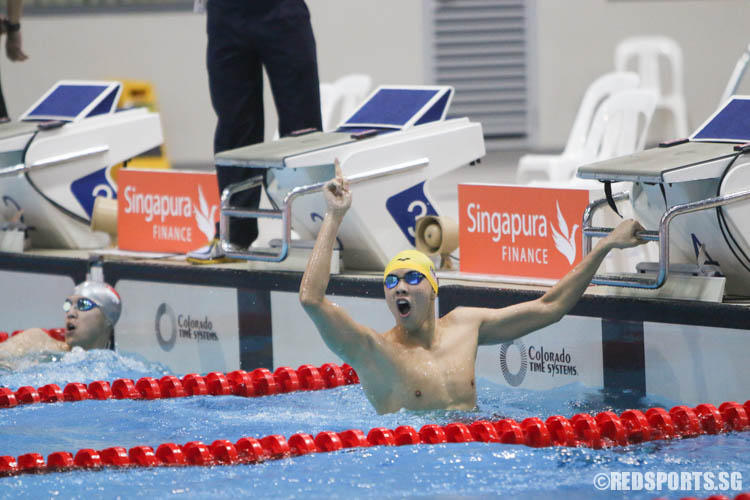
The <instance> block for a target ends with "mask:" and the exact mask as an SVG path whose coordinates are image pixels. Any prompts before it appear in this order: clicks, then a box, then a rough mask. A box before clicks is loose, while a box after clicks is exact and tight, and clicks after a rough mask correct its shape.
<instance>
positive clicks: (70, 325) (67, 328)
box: [65, 323, 76, 333]
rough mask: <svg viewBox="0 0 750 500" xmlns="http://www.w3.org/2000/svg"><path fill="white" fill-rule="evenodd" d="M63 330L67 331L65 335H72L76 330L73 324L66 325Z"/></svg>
mask: <svg viewBox="0 0 750 500" xmlns="http://www.w3.org/2000/svg"><path fill="white" fill-rule="evenodd" d="M65 329H66V330H67V333H72V332H73V330H75V329H76V325H74V324H73V323H68V324H66V325H65Z"/></svg>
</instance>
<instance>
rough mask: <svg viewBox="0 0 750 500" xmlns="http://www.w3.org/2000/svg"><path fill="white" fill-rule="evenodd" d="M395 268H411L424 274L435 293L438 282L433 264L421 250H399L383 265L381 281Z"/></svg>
mask: <svg viewBox="0 0 750 500" xmlns="http://www.w3.org/2000/svg"><path fill="white" fill-rule="evenodd" d="M395 269H411V270H414V271H419V272H420V273H422V274H424V276H425V278H427V281H429V282H430V285H432V289H433V290H435V294H436V295H437V293H438V282H437V275H436V274H435V266H434V265H432V261H431V260H430V258H429V257H427V256H426V255H425V254H423V253H422V252H420V251H418V250H404V251H403V252H399V253H398V254H397V255H396V256H395V257H394V258H393V259H391V261H390V262H389V263H388V265H387V266H385V271H384V272H383V281H385V278H386V276H388V275H389V274H390V273H391V271H393V270H395Z"/></svg>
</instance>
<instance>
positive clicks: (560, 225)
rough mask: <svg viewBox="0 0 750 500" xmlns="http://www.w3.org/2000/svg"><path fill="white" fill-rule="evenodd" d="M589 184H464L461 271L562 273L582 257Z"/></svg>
mask: <svg viewBox="0 0 750 500" xmlns="http://www.w3.org/2000/svg"><path fill="white" fill-rule="evenodd" d="M588 202H589V192H588V191H587V190H584V189H551V188H534V187H521V186H501V185H482V184H460V185H459V186H458V207H459V247H460V249H461V260H460V267H461V272H467V273H481V274H498V275H503V276H514V277H524V278H542V279H558V278H561V277H563V276H564V275H565V273H567V272H568V271H569V270H570V269H572V268H573V267H574V266H575V265H576V264H578V263H579V262H580V261H581V242H582V241H583V238H582V235H581V219H582V218H583V212H584V210H585V209H586V206H587V205H588Z"/></svg>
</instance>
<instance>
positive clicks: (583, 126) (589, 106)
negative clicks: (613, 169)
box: [516, 72, 640, 184]
mask: <svg viewBox="0 0 750 500" xmlns="http://www.w3.org/2000/svg"><path fill="white" fill-rule="evenodd" d="M639 82H640V79H639V77H638V75H637V74H635V73H632V72H612V73H606V74H604V75H602V76H600V77H599V78H597V79H596V80H594V81H593V83H591V85H589V87H588V89H586V93H585V94H584V96H583V99H582V100H581V105H580V107H579V108H578V113H577V114H576V118H575V121H574V122H573V128H572V129H571V130H570V135H569V136H568V142H567V143H566V145H565V150H564V151H563V152H562V154H559V155H539V154H530V155H524V156H522V157H521V159H520V161H519V163H518V170H517V172H516V182H517V183H519V184H525V183H528V182H529V181H531V180H533V179H535V178H536V179H540V180H550V181H563V180H569V179H572V178H573V175H574V174H575V169H576V167H578V166H579V165H582V164H584V163H588V162H589V161H591V158H585V157H584V156H583V154H584V147H585V145H586V142H587V139H588V136H589V132H590V130H591V124H592V120H593V118H594V114H595V113H596V111H597V109H598V108H599V107H600V106H601V105H602V103H603V102H604V101H605V100H606V99H607V98H608V97H609V96H611V95H612V94H614V93H616V92H619V91H621V90H625V89H634V88H636V87H638V84H639Z"/></svg>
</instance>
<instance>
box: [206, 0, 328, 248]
mask: <svg viewBox="0 0 750 500" xmlns="http://www.w3.org/2000/svg"><path fill="white" fill-rule="evenodd" d="M206 10H207V32H208V50H207V54H206V63H207V67H208V81H209V89H210V92H211V103H212V105H213V108H214V111H215V112H216V116H217V118H218V124H217V126H216V133H215V135H214V153H219V152H221V151H226V150H228V149H234V148H238V147H242V146H247V145H250V144H255V143H258V142H262V141H263V136H264V121H263V67H265V69H266V73H267V75H268V79H269V82H270V86H271V92H272V94H273V99H274V103H275V104H276V111H277V114H278V117H279V134H280V135H281V136H282V137H283V136H285V135H288V134H289V133H290V132H293V131H295V130H301V129H305V128H316V129H318V130H320V129H321V128H322V124H321V117H320V83H319V80H318V64H317V57H316V52H315V38H314V36H313V32H312V26H311V24H310V12H309V11H308V9H307V5H305V2H304V0H209V2H208V5H207V7H206ZM263 172H264V169H246V168H236V167H217V171H216V174H217V179H218V184H219V193H221V192H222V191H223V190H224V188H225V187H226V186H228V185H229V184H233V183H235V182H240V181H243V180H245V179H248V178H250V177H252V176H254V175H258V174H262V173H263ZM260 194H261V188H260V187H259V188H257V189H253V190H250V191H245V192H243V193H239V194H237V195H235V196H234V197H233V198H232V200H231V202H232V205H234V206H240V207H245V208H257V207H258V204H259V202H260ZM257 236H258V222H257V220H256V219H232V221H231V224H230V230H229V240H230V241H231V242H232V243H234V244H236V245H240V246H243V247H247V246H249V245H250V244H251V243H252V242H253V241H255V239H256V238H257Z"/></svg>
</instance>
